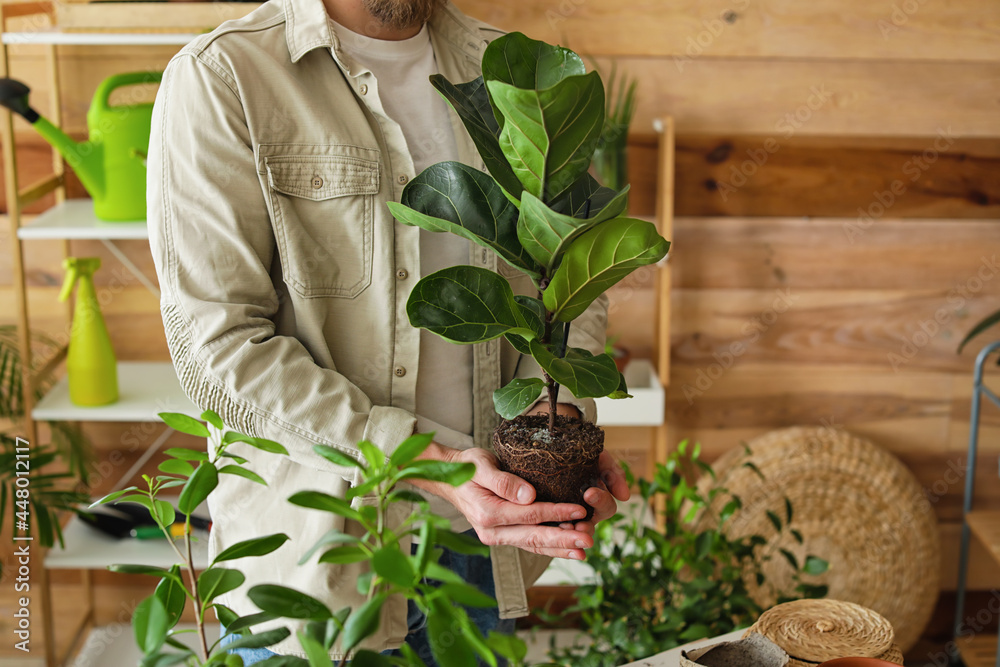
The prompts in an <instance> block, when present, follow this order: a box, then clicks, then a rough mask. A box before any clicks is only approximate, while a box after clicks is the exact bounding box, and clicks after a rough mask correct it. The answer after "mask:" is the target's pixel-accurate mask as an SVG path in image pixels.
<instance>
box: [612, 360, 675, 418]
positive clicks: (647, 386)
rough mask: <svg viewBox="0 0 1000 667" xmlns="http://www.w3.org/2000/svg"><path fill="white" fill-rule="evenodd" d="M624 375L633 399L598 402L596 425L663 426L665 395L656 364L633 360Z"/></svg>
mask: <svg viewBox="0 0 1000 667" xmlns="http://www.w3.org/2000/svg"><path fill="white" fill-rule="evenodd" d="M624 375H625V382H626V384H628V393H630V394H632V398H624V399H620V400H613V399H610V398H598V399H597V423H598V424H599V425H601V426H659V425H661V424H662V423H663V419H664V402H665V395H664V392H663V386H662V385H661V384H660V378H659V376H658V375H657V373H656V369H655V368H653V363H652V362H651V361H649V360H648V359H634V360H632V362H630V363H629V365H628V366H626V367H625V373H624Z"/></svg>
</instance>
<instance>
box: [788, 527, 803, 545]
mask: <svg viewBox="0 0 1000 667" xmlns="http://www.w3.org/2000/svg"><path fill="white" fill-rule="evenodd" d="M789 532H790V533H791V534H792V537H794V538H795V541H796V542H798V543H799V544H802V543H803V542H804V541H805V540H804V539H803V538H802V533H800V532H799V531H797V530H795V529H794V528H792V529H791V530H790V531H789Z"/></svg>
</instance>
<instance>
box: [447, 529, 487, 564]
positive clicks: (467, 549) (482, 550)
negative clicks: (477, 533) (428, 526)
mask: <svg viewBox="0 0 1000 667" xmlns="http://www.w3.org/2000/svg"><path fill="white" fill-rule="evenodd" d="M437 543H438V544H440V545H441V546H443V547H444V548H446V549H450V550H451V551H454V552H455V553H460V554H465V555H467V556H484V557H487V556H489V555H490V548H489V547H488V546H486V545H485V544H483V543H482V542H480V541H479V540H478V539H477V538H475V537H472V536H471V535H466V534H464V533H456V532H453V531H450V530H439V531H437Z"/></svg>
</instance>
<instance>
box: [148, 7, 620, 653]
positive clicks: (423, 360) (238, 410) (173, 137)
mask: <svg viewBox="0 0 1000 667" xmlns="http://www.w3.org/2000/svg"><path fill="white" fill-rule="evenodd" d="M499 34H500V33H499V32H498V31H497V30H495V29H493V28H490V27H488V26H486V25H484V24H482V23H479V22H477V21H473V20H471V19H469V18H467V17H465V16H463V15H462V14H461V13H460V12H458V10H456V9H455V8H454V7H452V6H451V5H450V4H446V3H445V2H443V1H441V0H325V2H324V0H271V2H268V3H266V4H265V5H263V6H262V7H261V8H260V9H258V10H256V11H254V12H253V13H252V14H250V15H249V16H248V17H246V18H244V19H241V20H239V21H233V22H228V23H226V24H224V25H223V26H221V27H220V28H219V29H217V30H216V31H214V32H212V33H211V34H208V35H205V36H202V37H199V38H198V39H196V40H195V41H194V42H192V43H191V44H189V45H188V46H187V47H185V48H184V49H183V50H182V51H181V52H180V53H179V54H178V55H177V56H175V57H174V58H173V59H172V61H171V63H170V65H169V66H168V67H167V70H166V72H165V74H164V77H163V82H162V84H161V87H160V91H159V94H158V98H157V105H156V112H155V115H154V120H153V128H152V138H151V141H150V150H149V160H148V164H149V188H148V195H147V196H148V202H149V225H150V241H151V246H152V250H153V257H154V261H155V263H156V269H157V273H158V275H159V278H160V285H161V289H162V302H161V309H162V314H163V320H164V325H165V328H166V332H167V339H168V343H169V346H170V352H171V356H172V358H173V360H174V365H175V367H176V369H177V373H178V377H179V378H180V380H181V383H182V385H183V386H184V388H185V390H186V391H187V393H188V394H189V395H190V396H191V398H192V400H193V401H194V402H195V403H196V404H197V405H199V406H201V407H202V408H204V409H212V410H215V411H216V412H218V413H219V414H220V415H221V416H222V417H223V419H224V420H225V422H226V423H227V425H229V426H230V427H232V428H234V429H235V430H239V431H242V432H244V433H247V434H250V435H255V436H259V437H265V438H270V439H273V440H277V441H278V442H281V443H282V444H284V445H285V446H286V447H287V448H288V450H289V452H290V457H288V458H281V459H280V460H275V459H272V458H268V459H267V460H262V459H261V454H260V453H259V452H254V451H252V452H251V453H249V454H248V457H252V458H253V461H254V463H257V466H256V467H257V468H258V470H259V471H260V472H261V473H262V474H263V476H264V477H265V478H266V479H267V480H268V482H269V486H268V487H267V488H262V487H260V486H259V485H255V484H253V483H251V482H249V481H248V480H244V479H242V478H238V477H235V476H224V479H223V480H222V481H221V483H220V486H219V487H218V489H217V490H216V491H215V493H214V494H213V496H212V498H210V505H211V512H212V517H213V521H214V525H213V530H212V536H211V545H210V546H211V551H212V553H217V552H218V551H220V550H221V549H224V548H225V547H226V546H228V545H230V544H233V543H235V542H238V541H241V540H244V539H249V538H251V537H255V536H260V535H265V534H269V533H276V532H284V533H287V534H289V535H290V536H291V537H292V542H291V543H289V545H286V546H285V547H283V548H281V549H279V550H278V551H276V552H274V553H273V554H270V555H268V556H266V557H263V558H257V559H248V560H246V561H240V562H239V563H237V564H236V567H239V568H240V569H241V570H242V571H243V572H244V573H245V574H246V575H247V583H246V584H245V585H244V586H243V587H241V588H240V589H239V590H237V591H234V592H232V593H229V594H227V595H225V596H223V597H222V598H221V599H220V600H219V602H221V603H223V604H226V605H227V606H229V607H231V608H232V609H234V610H235V611H236V612H237V613H239V614H240V615H245V614H250V613H254V612H255V611H257V610H256V608H255V607H254V606H253V604H252V603H251V602H250V601H249V600H248V599H247V597H246V590H247V589H248V588H249V587H250V586H253V585H257V584H261V583H277V584H281V585H285V586H289V587H292V588H296V589H298V590H302V591H307V592H309V593H310V594H312V595H313V596H315V597H317V598H319V599H321V600H323V601H324V602H325V603H327V605H328V606H330V607H331V608H333V609H338V608H341V607H344V606H354V607H356V606H357V605H358V604H359V603H360V601H361V598H359V596H358V594H357V592H356V579H357V576H358V575H359V574H360V572H361V571H360V569H359V568H360V565H343V566H330V565H317V564H316V563H315V558H314V559H312V561H311V562H309V563H307V564H305V565H303V566H296V563H297V561H298V559H299V557H300V556H301V554H302V553H303V552H304V551H305V550H306V549H308V548H309V547H310V546H311V545H312V544H314V543H315V542H316V541H317V540H318V539H319V538H320V536H322V535H323V534H324V533H326V532H327V531H328V530H329V529H331V528H337V529H339V530H342V531H344V532H347V533H350V532H351V531H352V530H357V528H358V526H356V525H353V523H352V522H350V521H346V522H344V521H342V520H341V521H339V522H338V520H337V519H336V518H334V517H331V516H330V515H327V514H324V513H320V512H316V511H314V510H306V509H302V508H298V507H295V506H292V505H290V504H289V503H287V502H286V499H287V497H288V496H290V495H291V494H292V493H294V492H296V491H299V490H303V489H316V490H323V491H325V492H327V493H332V494H334V495H343V494H344V493H345V492H346V491H347V489H348V488H350V485H351V484H353V483H356V482H357V478H356V477H355V470H354V469H353V468H352V469H344V468H338V467H336V466H333V465H331V464H329V463H328V462H326V461H324V460H323V459H321V458H320V457H318V456H316V455H315V454H314V453H313V452H312V450H311V448H312V445H313V444H315V443H323V444H327V445H331V446H334V447H338V448H340V449H342V450H344V451H348V452H349V453H352V454H355V455H356V454H357V452H356V446H355V445H356V443H357V442H358V441H360V440H362V439H364V440H369V441H371V442H372V443H374V444H375V445H376V446H377V447H378V448H379V449H381V450H382V451H383V452H385V454H386V455H389V454H391V452H392V450H393V448H394V447H395V446H396V445H398V444H399V443H400V442H401V441H402V440H403V439H405V438H406V437H407V436H409V435H411V434H412V433H414V432H415V431H419V432H426V431H434V432H435V433H436V436H435V443H434V444H432V446H431V447H430V448H428V450H427V452H426V453H425V454H424V456H425V457H428V458H436V459H441V460H460V461H470V462H473V463H475V464H476V466H477V472H476V476H475V478H474V479H473V480H472V481H471V482H469V483H467V484H464V485H463V486H461V487H458V488H452V487H448V486H446V485H442V484H435V483H420V484H419V486H420V488H421V489H422V490H423V491H425V492H428V493H429V494H432V497H433V498H434V500H435V503H436V504H435V509H436V511H438V513H441V514H443V515H445V516H448V517H449V518H451V519H453V525H454V526H455V529H456V530H463V529H469V530H474V531H475V533H476V534H477V535H478V536H479V538H480V539H481V540H482V541H483V543H484V544H488V545H491V558H490V559H489V563H488V564H487V565H488V566H487V567H482V566H481V565H477V566H475V567H472V566H470V565H469V564H468V563H464V564H463V563H460V562H457V560H460V559H457V560H456V562H450V561H449V562H450V565H451V566H452V567H455V568H456V569H461V570H462V572H463V576H469V577H476V576H478V577H479V580H474V581H472V583H474V584H475V585H477V586H479V587H480V588H482V589H483V590H484V591H486V592H488V593H489V594H491V595H494V596H495V597H496V598H497V600H498V603H499V609H498V610H496V612H495V613H494V614H493V616H492V617H491V618H477V619H476V620H477V624H479V625H480V627H481V628H482V629H483V630H484V632H485V631H488V630H490V629H501V630H508V631H509V630H510V629H512V625H511V623H512V621H510V620H509V619H513V618H515V617H517V616H523V615H525V614H526V613H527V611H528V609H527V602H526V597H525V586H526V585H530V584H531V582H533V581H534V580H535V578H537V576H538V574H539V573H540V572H541V570H542V569H544V566H545V564H546V563H547V562H548V559H547V558H539V557H532V556H533V555H536V556H544V557H559V558H573V559H582V558H583V549H586V548H588V547H590V546H592V545H593V538H592V534H593V524H594V523H595V522H597V521H599V520H601V519H604V518H607V517H609V516H611V515H612V514H613V513H614V511H615V505H616V504H615V497H617V498H618V499H622V500H624V499H626V498H627V497H628V488H627V485H626V484H625V481H624V478H623V475H622V474H621V471H620V469H619V468H618V466H617V465H616V464H615V463H614V462H613V461H612V460H611V458H610V457H609V456H607V455H605V456H604V457H603V458H602V464H601V465H602V470H603V473H604V479H605V483H606V486H607V488H608V489H610V490H611V492H612V493H613V495H612V493H609V492H608V491H607V490H605V489H603V488H601V489H599V488H595V489H591V490H589V491H588V493H587V495H586V496H585V500H586V501H587V502H588V503H590V504H591V505H593V506H594V507H595V508H596V513H595V518H594V520H593V521H592V522H577V520H578V519H581V518H582V517H583V515H584V510H583V508H581V507H579V506H577V505H555V504H547V503H538V504H532V500H533V498H534V490H533V489H532V488H531V487H530V485H528V484H527V483H526V482H524V481H523V480H520V479H519V478H517V477H515V476H513V475H509V474H506V473H503V472H500V471H499V470H497V468H496V465H495V459H494V458H493V456H492V454H490V453H489V452H488V451H487V450H486V449H483V448H485V447H488V446H489V438H490V434H491V432H492V430H493V428H494V426H495V424H496V419H497V418H496V415H495V414H494V412H493V407H492V398H491V396H492V392H493V390H494V389H496V388H497V387H499V386H501V383H502V382H506V381H507V380H509V379H510V378H511V377H512V376H514V375H517V376H527V375H530V374H532V373H535V374H537V372H538V369H537V367H534V368H533V367H532V364H533V362H532V361H531V360H530V359H521V358H520V355H518V354H517V353H516V352H515V351H514V350H513V349H512V348H510V347H509V346H508V345H507V344H506V343H503V344H502V345H501V343H500V341H491V342H488V343H484V344H481V345H476V346H456V345H452V344H450V343H447V342H445V341H442V340H440V339H437V338H436V337H434V336H433V335H431V334H429V333H427V332H424V331H420V330H417V329H415V328H413V327H411V326H410V325H409V323H408V321H407V319H406V314H405V304H406V299H407V295H408V294H409V291H410V290H411V289H412V286H413V285H414V284H415V282H416V280H417V278H418V277H419V276H420V275H426V274H427V273H429V272H431V271H433V270H436V269H438V268H442V267H444V266H450V265H454V264H473V265H477V266H480V267H485V268H489V269H493V270H499V271H500V272H501V273H502V274H503V275H505V276H508V277H510V278H511V281H512V284H514V285H515V287H519V288H521V289H522V290H523V289H525V287H526V285H525V283H524V281H523V279H521V278H518V277H516V276H514V275H513V273H512V271H511V270H510V268H509V267H506V266H504V265H503V263H502V262H500V264H501V266H499V267H498V266H497V259H496V258H495V257H494V256H493V255H492V253H488V252H486V251H485V250H483V249H482V248H479V247H478V246H473V245H471V244H469V243H468V242H467V241H465V240H463V239H460V238H458V237H452V236H451V235H447V234H429V233H427V232H423V231H421V230H419V229H417V228H413V227H406V226H403V225H401V224H399V223H398V222H396V221H395V220H393V218H392V216H391V215H390V214H389V212H388V210H387V207H386V206H385V203H386V202H387V201H398V200H399V197H400V193H401V192H402V188H403V186H404V185H405V184H406V183H407V182H408V180H409V179H411V178H413V177H414V176H415V175H416V174H418V173H419V172H420V171H421V170H422V169H423V168H425V167H426V166H428V165H430V164H433V163H435V162H439V161H442V160H449V159H458V160H460V161H462V162H465V163H467V164H473V165H476V166H477V167H479V168H484V167H483V163H482V161H481V160H480V159H479V156H478V154H477V153H476V151H475V148H474V145H473V144H472V142H471V140H470V138H469V137H468V135H467V134H466V132H465V130H464V128H463V127H462V125H461V123H460V121H459V120H458V118H457V116H456V115H455V114H454V113H453V112H451V111H450V110H449V109H448V108H447V106H446V105H445V103H444V102H443V100H441V99H440V98H439V97H438V96H437V95H436V93H435V92H434V91H433V89H432V87H431V85H430V84H429V83H428V82H427V77H428V76H429V75H430V74H433V73H436V72H440V73H442V74H444V75H445V76H446V77H447V78H448V79H450V80H452V81H456V82H460V81H468V80H471V79H474V78H475V77H476V76H478V75H479V73H480V70H479V68H480V60H481V58H482V54H483V50H484V49H485V47H486V45H487V44H488V43H489V41H490V40H491V39H494V38H495V37H497V36H498V35H499ZM605 309H606V302H604V301H603V300H600V301H599V302H596V303H595V305H594V306H593V307H592V308H591V310H590V311H589V312H588V313H586V314H585V315H584V316H582V317H581V318H580V319H579V320H577V323H576V325H575V326H574V327H573V336H574V340H573V341H572V344H573V345H577V346H580V347H587V348H590V349H591V350H593V351H594V352H599V351H600V350H601V349H602V347H603V336H604V325H605ZM568 400H570V401H571V402H572V403H571V404H569V403H567V404H561V405H560V411H561V412H562V411H565V412H566V413H568V414H582V415H583V416H584V418H587V419H593V418H594V416H595V415H594V404H593V401H592V400H586V401H579V400H575V399H573V398H572V397H569V398H568ZM539 406H541V407H538V408H536V409H535V411H536V412H537V411H541V410H542V409H544V403H540V404H539ZM366 500H367V499H366V498H360V501H361V503H362V504H363V503H364V502H365V501H366ZM356 502H357V501H356ZM543 522H560V523H561V527H548V526H540V525H539V524H541V523H543ZM529 552H530V553H529ZM452 556H456V557H457V555H455V554H446V558H451V557H452ZM411 611H412V610H411ZM501 619H504V620H503V621H501ZM273 625H293V626H294V623H293V622H289V621H286V620H285V621H282V622H280V623H275V624H273ZM419 625H420V619H418V618H414V617H413V615H412V614H410V618H409V619H408V618H407V610H406V609H405V607H404V606H400V605H398V604H397V605H396V606H393V605H387V606H386V608H385V611H384V613H383V618H382V619H381V624H380V628H379V631H378V634H377V635H376V636H375V637H374V638H373V640H372V641H371V642H370V643H368V644H367V646H369V647H370V648H372V649H374V650H388V649H392V648H395V647H398V646H399V645H400V643H402V642H403V641H407V642H408V643H412V644H413V645H415V646H422V644H421V642H424V641H425V640H426V639H425V638H424V639H421V637H420V636H419V632H418V631H417V628H418V627H419ZM261 627H265V628H266V627H268V626H261ZM294 629H295V628H294V627H293V630H294ZM411 629H412V630H414V632H411ZM294 637H295V635H294V632H293V635H292V638H291V639H289V640H286V641H284V642H282V643H281V644H278V645H277V646H274V647H271V648H272V650H273V651H275V652H277V653H281V654H290V655H297V656H300V657H304V654H303V653H302V651H301V648H300V647H299V646H298V645H297V642H296V641H295V639H294ZM267 655H270V652H268V651H264V652H263V653H262V654H257V655H251V654H249V653H245V654H244V658H245V660H246V661H247V664H249V663H250V662H251V661H257V660H259V659H261V657H263V656H267ZM333 657H334V658H339V656H336V655H333ZM428 658H429V656H428ZM428 662H430V661H429V660H428Z"/></svg>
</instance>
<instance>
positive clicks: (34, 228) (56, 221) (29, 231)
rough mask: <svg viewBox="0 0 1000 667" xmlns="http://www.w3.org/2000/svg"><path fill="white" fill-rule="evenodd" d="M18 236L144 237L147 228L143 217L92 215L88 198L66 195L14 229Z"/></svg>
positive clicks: (119, 238) (30, 237)
mask: <svg viewBox="0 0 1000 667" xmlns="http://www.w3.org/2000/svg"><path fill="white" fill-rule="evenodd" d="M17 237H18V238H19V239H21V240H29V239H108V240H146V239H148V238H149V229H148V227H147V226H146V221H145V220H137V221H135V222H105V221H103V220H98V219H97V216H96V215H94V202H93V200H91V199H67V200H66V201H65V202H63V203H61V204H57V205H55V206H53V207H52V208H50V209H49V210H47V211H45V212H44V213H42V214H40V215H38V216H35V218H34V219H33V220H31V221H30V222H27V223H26V224H24V225H23V226H22V227H21V228H20V229H18V230H17Z"/></svg>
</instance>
